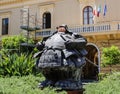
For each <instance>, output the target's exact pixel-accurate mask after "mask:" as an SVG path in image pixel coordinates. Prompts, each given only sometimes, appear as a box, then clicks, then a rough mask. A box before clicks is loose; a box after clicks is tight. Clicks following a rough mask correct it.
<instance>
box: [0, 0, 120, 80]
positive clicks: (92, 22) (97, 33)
mask: <svg viewBox="0 0 120 94" xmlns="http://www.w3.org/2000/svg"><path fill="white" fill-rule="evenodd" d="M119 4H120V0H115V1H114V0H0V37H1V39H2V37H4V36H6V35H8V36H9V35H18V34H20V33H21V32H22V33H25V32H26V31H25V30H23V29H21V28H20V27H21V26H29V27H31V28H33V32H34V30H35V28H36V27H40V28H41V29H40V30H35V31H36V38H39V37H40V36H48V35H49V34H51V33H52V32H54V31H55V28H56V27H57V26H59V25H60V24H67V25H68V27H69V30H70V31H72V32H75V33H79V34H81V35H83V36H85V37H86V38H87V40H88V44H87V47H86V49H87V50H88V55H87V58H88V62H87V64H86V67H85V68H84V70H83V71H84V72H85V74H84V75H83V76H84V78H91V79H97V78H95V76H96V66H94V65H93V64H91V63H90V62H92V63H94V64H96V65H97V66H98V67H97V71H98V72H100V63H101V58H100V57H101V53H102V52H101V49H102V48H103V47H109V46H111V45H116V46H118V47H120V43H119V41H120V9H119V7H120V6H119ZM30 36H32V37H34V36H35V34H31V35H30ZM89 70H91V71H89Z"/></svg>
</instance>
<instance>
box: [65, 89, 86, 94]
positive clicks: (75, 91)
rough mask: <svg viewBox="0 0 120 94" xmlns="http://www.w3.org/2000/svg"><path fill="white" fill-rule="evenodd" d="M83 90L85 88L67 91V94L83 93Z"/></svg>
mask: <svg viewBox="0 0 120 94" xmlns="http://www.w3.org/2000/svg"><path fill="white" fill-rule="evenodd" d="M84 91H85V89H81V90H74V91H67V94H83V92H84Z"/></svg>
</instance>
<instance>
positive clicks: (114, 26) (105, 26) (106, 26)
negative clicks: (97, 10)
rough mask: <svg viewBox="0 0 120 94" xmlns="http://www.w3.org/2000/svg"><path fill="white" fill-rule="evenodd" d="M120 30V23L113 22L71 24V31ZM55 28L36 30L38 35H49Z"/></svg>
mask: <svg viewBox="0 0 120 94" xmlns="http://www.w3.org/2000/svg"><path fill="white" fill-rule="evenodd" d="M118 30H120V23H118V22H111V23H101V24H93V25H83V26H69V31H71V32H75V33H78V34H79V33H86V34H87V33H92V32H99V33H101V32H104V33H106V32H111V31H118ZM53 32H55V29H42V30H39V31H37V32H36V36H49V35H51V34H52V33H53Z"/></svg>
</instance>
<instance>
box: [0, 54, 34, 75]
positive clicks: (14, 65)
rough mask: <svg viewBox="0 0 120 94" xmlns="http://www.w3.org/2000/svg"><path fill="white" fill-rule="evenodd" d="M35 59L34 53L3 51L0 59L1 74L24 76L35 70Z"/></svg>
mask: <svg viewBox="0 0 120 94" xmlns="http://www.w3.org/2000/svg"><path fill="white" fill-rule="evenodd" d="M34 62H35V59H33V58H32V54H30V55H26V54H22V53H21V54H17V53H14V54H9V53H7V54H6V53H2V56H1V59H0V75H3V76H15V75H17V76H23V75H29V74H32V73H33V72H34V65H35V64H34Z"/></svg>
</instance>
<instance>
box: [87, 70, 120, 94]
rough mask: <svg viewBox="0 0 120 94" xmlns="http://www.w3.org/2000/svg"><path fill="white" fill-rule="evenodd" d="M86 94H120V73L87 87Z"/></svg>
mask: <svg viewBox="0 0 120 94" xmlns="http://www.w3.org/2000/svg"><path fill="white" fill-rule="evenodd" d="M85 89H86V91H85V94H120V72H115V73H113V74H111V75H110V76H108V77H106V78H104V79H103V80H102V81H100V82H98V83H90V84H88V85H85Z"/></svg>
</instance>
